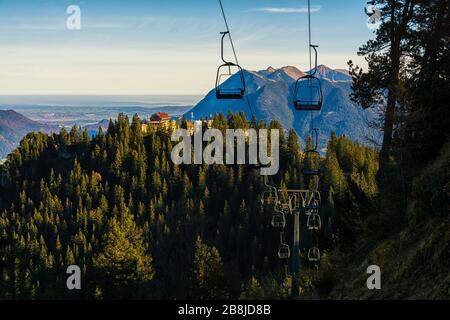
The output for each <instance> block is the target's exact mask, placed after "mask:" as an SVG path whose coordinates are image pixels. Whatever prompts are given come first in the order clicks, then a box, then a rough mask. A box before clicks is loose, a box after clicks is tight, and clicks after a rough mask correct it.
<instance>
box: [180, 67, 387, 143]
mask: <svg viewBox="0 0 450 320" xmlns="http://www.w3.org/2000/svg"><path fill="white" fill-rule="evenodd" d="M243 72H244V78H245V83H246V94H247V98H248V101H247V99H242V100H218V99H216V96H215V89H213V90H211V91H210V92H209V93H208V94H207V95H206V96H205V97H204V98H203V99H202V100H201V101H200V102H199V103H198V104H197V105H196V106H194V108H192V109H191V110H190V111H188V112H187V113H186V116H187V117H188V118H190V117H191V115H193V116H194V118H196V119H200V118H209V117H210V116H211V115H213V114H215V113H221V112H222V113H224V114H225V115H226V114H227V113H228V112H229V111H231V112H239V111H242V112H244V113H245V114H246V116H247V118H248V119H251V111H250V108H249V106H248V103H249V104H250V106H251V109H252V111H253V114H254V115H255V116H256V118H257V119H258V120H265V121H266V122H269V121H271V120H277V121H278V122H280V123H281V124H282V125H283V127H284V128H285V129H287V130H289V129H291V128H293V129H295V130H296V132H297V133H298V134H299V136H300V139H301V140H302V141H303V142H304V141H305V138H306V137H307V136H308V135H309V134H310V132H311V115H310V112H304V111H296V110H295V108H294V106H293V95H294V90H295V82H296V80H297V79H298V78H300V77H302V76H304V75H305V74H306V73H309V72H310V71H308V72H306V73H305V72H302V71H300V70H299V69H297V68H296V67H293V66H286V67H283V68H279V69H275V68H272V67H269V68H267V69H266V70H261V71H248V70H244V71H243ZM315 76H316V77H317V78H318V79H320V81H321V84H322V90H323V97H324V99H323V101H324V102H323V106H322V109H321V111H319V112H312V118H313V123H314V127H315V128H318V129H319V130H320V134H319V146H320V148H321V149H324V148H326V144H327V141H328V139H329V136H330V134H331V132H333V131H334V132H336V134H338V135H344V134H345V135H346V136H347V137H349V138H351V139H352V140H355V141H359V142H361V143H365V144H370V143H372V142H373V141H376V142H378V141H379V140H380V138H381V137H380V133H379V132H378V131H377V130H376V129H373V128H370V127H369V126H368V122H369V121H372V120H374V119H375V117H376V115H375V113H374V112H373V111H371V110H364V109H362V108H361V107H360V106H359V105H357V104H356V103H354V102H353V101H351V100H350V97H349V95H350V93H351V84H352V78H351V76H350V75H349V74H348V72H347V71H345V70H341V69H331V68H329V67H327V66H324V65H320V66H318V67H317V70H316V73H315ZM227 81H228V83H225V84H224V86H226V87H233V86H234V87H239V83H240V78H239V77H238V75H236V74H235V75H233V76H232V77H230V78H229V79H228V80H227Z"/></svg>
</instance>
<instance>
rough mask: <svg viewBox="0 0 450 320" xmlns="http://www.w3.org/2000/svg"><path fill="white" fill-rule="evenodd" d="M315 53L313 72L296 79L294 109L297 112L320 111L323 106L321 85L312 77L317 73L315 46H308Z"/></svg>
mask: <svg viewBox="0 0 450 320" xmlns="http://www.w3.org/2000/svg"><path fill="white" fill-rule="evenodd" d="M310 47H311V48H313V49H314V52H315V67H314V71H310V74H307V75H305V76H303V77H300V78H299V79H297V81H296V83H295V89H294V97H293V98H294V107H295V110H299V111H320V109H322V104H323V93H322V84H321V82H320V80H319V79H318V78H316V77H315V76H314V75H315V74H316V71H317V49H316V48H317V46H316V45H310Z"/></svg>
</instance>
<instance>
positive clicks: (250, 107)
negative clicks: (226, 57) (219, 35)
mask: <svg viewBox="0 0 450 320" xmlns="http://www.w3.org/2000/svg"><path fill="white" fill-rule="evenodd" d="M219 5H220V10H221V11H222V16H223V21H224V22H225V27H226V28H227V33H228V38H229V39H230V43H231V49H232V50H233V55H234V60H235V61H236V64H237V65H239V60H238V57H237V54H236V50H235V48H234V43H233V38H232V37H231V32H230V28H229V27H228V21H227V17H226V15H225V10H224V8H223V4H222V0H219ZM241 72H243V71H241ZM242 80H243V81H244V85H245V87H247V84H246V83H245V77H242ZM245 99H246V101H247V105H248V108H249V110H250V115H251V117H252V119H251V121H253V119H255V123H254V124H255V127H256V118H255V114H254V113H253V108H252V105H251V103H250V99H249V98H248V95H247V94H245Z"/></svg>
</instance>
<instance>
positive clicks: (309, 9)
mask: <svg viewBox="0 0 450 320" xmlns="http://www.w3.org/2000/svg"><path fill="white" fill-rule="evenodd" d="M308 44H309V46H308V50H309V74H311V73H312V71H311V70H312V55H311V45H312V42H311V0H308ZM316 67H317V66H316ZM316 71H317V70H314V73H316ZM310 96H311V97H312V87H311V89H310ZM309 115H310V120H311V138H313V131H314V118H313V112H312V111H309Z"/></svg>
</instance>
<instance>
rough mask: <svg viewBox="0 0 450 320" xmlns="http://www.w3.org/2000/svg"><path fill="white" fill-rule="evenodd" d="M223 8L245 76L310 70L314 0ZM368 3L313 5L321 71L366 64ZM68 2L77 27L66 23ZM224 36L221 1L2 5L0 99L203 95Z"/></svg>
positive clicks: (258, 0)
mask: <svg viewBox="0 0 450 320" xmlns="http://www.w3.org/2000/svg"><path fill="white" fill-rule="evenodd" d="M222 1H223V5H224V8H225V11H226V14H227V18H228V22H229V26H230V31H231V34H232V37H233V40H234V43H235V47H236V51H237V55H238V58H239V63H240V65H241V66H242V67H243V68H244V69H248V70H261V69H266V68H267V67H269V66H272V67H275V68H278V67H282V66H286V65H293V66H296V67H298V68H299V69H301V70H308V63H309V62H308V39H307V36H308V33H307V13H306V8H307V0H296V1H293V0H222ZM365 4H366V1H365V0H311V6H312V14H311V19H312V39H313V43H315V44H318V45H319V49H318V50H319V64H325V65H327V66H329V67H332V68H344V69H347V61H348V60H350V59H352V60H353V61H355V62H356V63H357V64H359V65H362V66H364V65H365V63H364V60H363V58H362V57H358V56H357V55H356V52H357V50H358V48H359V47H360V46H361V45H362V44H363V43H365V42H366V41H367V40H368V39H370V38H373V31H372V30H370V29H369V28H368V27H367V24H366V21H367V16H366V15H365V14H364V5H365ZM70 5H77V6H78V7H79V8H80V12H81V19H80V21H81V29H80V30H69V29H68V28H67V26H66V22H67V19H68V18H69V17H70V14H68V13H67V12H66V10H67V8H68V7H69V6H70ZM224 30H225V26H224V22H223V19H222V16H221V12H220V6H219V3H218V0H146V1H137V0H127V1H125V0H122V1H118V0H84V1H75V0H73V1H66V0H0V70H1V71H0V75H1V76H0V95H37V94H42V95H51V94H60V95H64V94H70V95H89V94H95V95H102V94H105V95H106V94H124V95H127V94H128V95H141V94H142V95H144V94H148V95H154V94H162V95H186V94H193V95H202V94H205V93H207V92H208V91H209V90H211V89H212V87H213V86H214V81H215V75H216V70H217V67H218V66H219V65H220V63H221V60H220V34H219V33H220V32H221V31H224ZM226 53H227V54H228V53H230V52H229V51H226Z"/></svg>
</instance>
